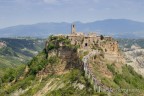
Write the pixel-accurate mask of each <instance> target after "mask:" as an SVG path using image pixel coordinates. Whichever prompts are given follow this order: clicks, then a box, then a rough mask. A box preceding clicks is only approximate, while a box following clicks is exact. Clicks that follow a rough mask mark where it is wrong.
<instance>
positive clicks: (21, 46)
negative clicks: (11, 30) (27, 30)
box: [0, 38, 44, 77]
mask: <svg viewBox="0 0 144 96" xmlns="http://www.w3.org/2000/svg"><path fill="white" fill-rule="evenodd" d="M0 41H2V42H5V43H6V46H5V47H3V48H1V49H0V77H2V76H3V74H4V73H5V72H6V71H5V70H7V68H13V69H15V68H17V67H18V66H21V65H23V64H27V62H29V61H30V60H31V58H32V57H34V56H35V55H36V54H37V53H38V52H39V51H41V50H42V49H43V48H44V40H43V39H34V38H0Z"/></svg>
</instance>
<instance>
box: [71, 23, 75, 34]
mask: <svg viewBox="0 0 144 96" xmlns="http://www.w3.org/2000/svg"><path fill="white" fill-rule="evenodd" d="M75 33H76V28H75V24H72V28H71V34H75Z"/></svg>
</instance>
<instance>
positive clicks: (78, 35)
mask: <svg viewBox="0 0 144 96" xmlns="http://www.w3.org/2000/svg"><path fill="white" fill-rule="evenodd" d="M67 37H68V39H70V40H71V44H72V45H79V46H80V48H81V49H97V48H101V49H102V50H103V51H105V52H110V53H112V52H118V42H117V41H116V40H114V39H113V38H112V37H109V36H105V37H104V36H102V35H100V36H98V35H97V34H96V33H89V34H86V35H85V34H84V33H82V32H76V28H75V25H74V24H72V30H71V34H69V35H67Z"/></svg>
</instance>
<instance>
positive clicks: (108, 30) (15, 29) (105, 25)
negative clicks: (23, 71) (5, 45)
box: [0, 19, 144, 38]
mask: <svg viewBox="0 0 144 96" xmlns="http://www.w3.org/2000/svg"><path fill="white" fill-rule="evenodd" d="M75 24H76V27H77V31H81V32H85V33H87V32H97V33H98V34H103V35H110V36H113V37H117V38H144V22H137V21H132V20H127V19H107V20H102V21H95V22H90V23H81V22H75ZM70 31H71V24H70V23H66V22H62V23H38V24H33V25H18V26H12V27H7V28H3V29H0V37H17V36H22V37H23V36H30V37H42V38H45V37H48V35H50V34H68V33H70Z"/></svg>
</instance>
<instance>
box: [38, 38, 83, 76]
mask: <svg viewBox="0 0 144 96" xmlns="http://www.w3.org/2000/svg"><path fill="white" fill-rule="evenodd" d="M45 51H46V54H47V60H48V61H49V62H48V63H49V64H48V65H47V66H46V67H45V68H43V69H42V70H41V71H39V72H38V74H37V76H41V75H44V76H47V75H48V74H64V73H66V72H67V71H69V70H70V69H73V68H82V62H81V60H80V59H79V56H78V53H77V46H72V45H71V44H70V41H69V40H68V39H66V38H65V37H63V36H61V37H51V39H49V40H48V41H47V44H46V48H45Z"/></svg>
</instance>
